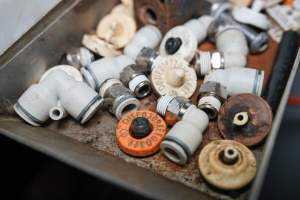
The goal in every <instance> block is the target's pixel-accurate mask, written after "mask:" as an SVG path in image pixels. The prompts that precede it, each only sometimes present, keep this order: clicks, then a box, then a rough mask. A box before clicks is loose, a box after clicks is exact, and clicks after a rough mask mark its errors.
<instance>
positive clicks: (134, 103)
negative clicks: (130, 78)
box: [100, 79, 140, 119]
mask: <svg viewBox="0 0 300 200" xmlns="http://www.w3.org/2000/svg"><path fill="white" fill-rule="evenodd" d="M100 95H101V96H102V97H103V98H104V99H105V102H106V106H107V107H108V108H109V111H110V112H111V113H112V114H114V115H115V116H116V117H117V118H118V119H120V118H121V117H122V116H123V115H125V114H127V113H129V112H131V111H135V110H137V109H138V108H139V106H140V102H139V101H138V100H137V99H136V98H135V97H134V96H133V94H132V92H131V91H130V90H129V89H127V88H126V87H125V86H124V85H123V84H122V82H121V81H120V80H118V79H108V80H106V81H105V82H104V83H103V84H102V86H101V88H100Z"/></svg>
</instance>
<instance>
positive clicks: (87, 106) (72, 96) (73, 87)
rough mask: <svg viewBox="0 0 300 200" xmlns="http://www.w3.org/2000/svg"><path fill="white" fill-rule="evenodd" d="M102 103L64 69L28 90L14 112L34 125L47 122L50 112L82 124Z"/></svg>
mask: <svg viewBox="0 0 300 200" xmlns="http://www.w3.org/2000/svg"><path fill="white" fill-rule="evenodd" d="M102 101H103V100H102V99H101V98H100V97H99V95H98V94H97V93H96V92H95V91H94V90H92V89H91V88H90V87H88V86H87V85H86V84H85V83H83V82H80V81H76V80H74V79H73V78H72V77H71V76H69V75H68V74H67V73H66V72H64V71H63V70H55V71H52V72H51V73H49V74H48V75H47V76H46V77H44V79H43V80H42V81H41V82H40V83H39V84H34V85H32V86H31V87H29V88H28V89H27V90H26V91H25V92H24V93H23V94H22V95H21V97H20V98H19V99H18V101H17V103H16V104H15V105H14V109H15V111H16V113H17V114H18V115H19V116H20V117H22V118H23V119H24V120H25V121H26V122H28V123H29V124H31V125H33V126H40V125H42V124H43V123H44V122H46V121H47V120H48V119H49V112H50V111H52V112H50V113H51V114H54V115H55V116H52V118H54V119H56V118H55V117H58V119H60V118H63V117H64V115H65V113H64V112H65V111H66V112H68V114H70V115H71V116H72V117H74V118H75V119H76V120H77V121H79V122H80V123H82V124H83V123H85V122H86V121H87V120H89V119H90V118H91V117H92V116H93V114H94V113H95V112H96V111H97V110H98V108H99V107H100V105H101V103H102ZM61 108H63V109H61ZM59 112H62V113H59ZM56 115H57V116H56Z"/></svg>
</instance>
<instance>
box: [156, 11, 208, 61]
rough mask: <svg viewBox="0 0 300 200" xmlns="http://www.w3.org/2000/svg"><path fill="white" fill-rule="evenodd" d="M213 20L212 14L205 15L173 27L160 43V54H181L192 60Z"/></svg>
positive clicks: (184, 57)
mask: <svg viewBox="0 0 300 200" xmlns="http://www.w3.org/2000/svg"><path fill="white" fill-rule="evenodd" d="M212 21H213V18H212V17H211V16H207V15H204V16H202V17H200V18H198V19H191V20H189V21H188V22H186V23H185V24H183V25H181V26H176V27H174V28H172V29H171V30H169V31H168V32H167V34H166V35H165V36H164V38H163V40H162V42H161V44H160V49H159V52H160V54H161V55H164V56H165V55H175V56H179V57H181V58H183V59H185V60H186V61H187V62H190V61H191V60H192V59H193V57H194V55H195V52H196V50H197V45H198V43H200V42H202V41H203V40H204V39H205V38H206V37H207V30H208V27H209V25H210V23H211V22H212Z"/></svg>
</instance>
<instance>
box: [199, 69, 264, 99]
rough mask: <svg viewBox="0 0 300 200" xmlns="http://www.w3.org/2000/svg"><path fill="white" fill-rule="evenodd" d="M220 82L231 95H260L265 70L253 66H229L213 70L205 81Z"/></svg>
mask: <svg viewBox="0 0 300 200" xmlns="http://www.w3.org/2000/svg"><path fill="white" fill-rule="evenodd" d="M207 82H219V83H220V84H221V85H223V86H225V87H226V90H227V93H228V95H229V96H233V95H237V94H241V93H252V94H255V95H258V96H260V95H261V93H262V88H263V82H264V71H261V70H257V69H252V68H229V69H220V70H215V71H211V72H210V73H209V74H208V75H206V76H205V78H204V83H207Z"/></svg>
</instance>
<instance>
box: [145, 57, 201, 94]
mask: <svg viewBox="0 0 300 200" xmlns="http://www.w3.org/2000/svg"><path fill="white" fill-rule="evenodd" d="M151 79H152V85H153V87H154V89H155V91H156V92H157V93H158V94H159V95H161V96H162V95H170V96H182V97H185V98H189V97H191V96H192V95H193V93H194V92H195V90H196V87H197V76H196V72H195V70H194V69H192V68H190V67H189V64H188V63H187V62H186V61H185V60H183V59H180V58H178V57H175V56H159V57H157V58H156V59H155V61H154V64H153V70H152V73H151Z"/></svg>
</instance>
